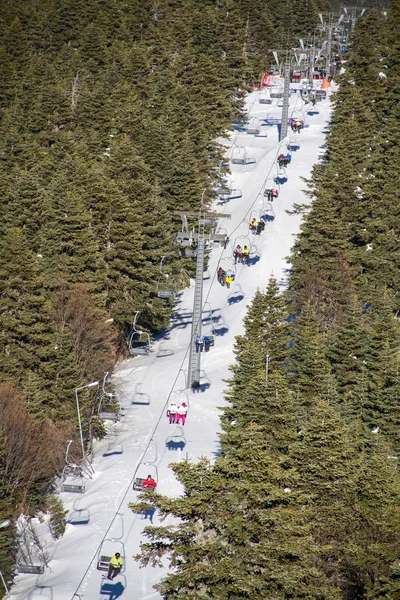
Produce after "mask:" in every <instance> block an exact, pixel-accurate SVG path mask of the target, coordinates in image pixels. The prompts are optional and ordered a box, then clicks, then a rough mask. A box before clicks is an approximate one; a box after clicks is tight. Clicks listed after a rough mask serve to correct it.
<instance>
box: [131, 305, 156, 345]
mask: <svg viewBox="0 0 400 600" xmlns="http://www.w3.org/2000/svg"><path fill="white" fill-rule="evenodd" d="M140 312H141V311H140V310H137V311H136V314H135V318H134V321H133V324H132V331H131V334H130V336H129V340H128V347H129V353H130V354H131V355H132V356H147V355H148V354H150V350H151V348H150V335H149V334H148V333H147V332H146V331H141V330H140V329H137V328H136V323H137V320H138V317H139V315H140Z"/></svg>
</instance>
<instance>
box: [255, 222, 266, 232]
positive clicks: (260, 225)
mask: <svg viewBox="0 0 400 600" xmlns="http://www.w3.org/2000/svg"><path fill="white" fill-rule="evenodd" d="M264 229H265V222H264V221H263V220H262V219H260V220H259V221H258V224H257V232H256V233H257V235H260V234H261V233H262V232H263V231H264Z"/></svg>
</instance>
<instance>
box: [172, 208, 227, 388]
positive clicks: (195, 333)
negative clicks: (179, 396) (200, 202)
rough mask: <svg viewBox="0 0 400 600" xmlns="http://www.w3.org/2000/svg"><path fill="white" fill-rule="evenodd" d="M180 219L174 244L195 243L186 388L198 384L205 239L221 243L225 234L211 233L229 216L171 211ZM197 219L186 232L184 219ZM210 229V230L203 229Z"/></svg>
mask: <svg viewBox="0 0 400 600" xmlns="http://www.w3.org/2000/svg"><path fill="white" fill-rule="evenodd" d="M175 214H177V215H179V216H180V217H181V219H182V231H181V232H179V233H178V234H177V236H176V237H175V242H176V243H178V244H184V245H187V241H190V242H191V243H193V241H194V242H196V246H197V252H196V278H195V288H194V300H193V318H192V332H191V338H190V349H189V367H188V373H187V381H186V387H187V388H188V389H191V388H197V387H199V385H200V367H201V352H200V351H198V352H196V338H199V337H200V336H201V330H202V327H201V326H202V316H203V276H204V259H205V252H206V244H207V243H208V242H219V243H220V244H225V242H226V241H227V236H226V234H218V233H214V230H215V228H216V226H217V222H218V219H230V217H231V215H227V214H225V213H214V212H207V211H203V210H200V212H199V213H193V212H175ZM190 218H197V231H194V230H193V231H190V229H189V225H188V219H190ZM207 229H210V230H211V231H207Z"/></svg>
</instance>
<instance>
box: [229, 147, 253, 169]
mask: <svg viewBox="0 0 400 600" xmlns="http://www.w3.org/2000/svg"><path fill="white" fill-rule="evenodd" d="M255 162H256V159H255V158H250V157H249V156H248V154H247V150H246V149H245V148H243V147H242V146H235V147H234V148H232V156H231V163H232V164H233V165H248V164H250V163H252V164H253V163H255Z"/></svg>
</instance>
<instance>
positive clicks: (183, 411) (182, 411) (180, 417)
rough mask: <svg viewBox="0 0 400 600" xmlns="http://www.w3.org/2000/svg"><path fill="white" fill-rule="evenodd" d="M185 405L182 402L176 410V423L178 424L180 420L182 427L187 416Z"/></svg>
mask: <svg viewBox="0 0 400 600" xmlns="http://www.w3.org/2000/svg"><path fill="white" fill-rule="evenodd" d="M187 410H188V409H187V404H186V402H182V404H181V405H180V407H179V408H178V418H177V421H176V422H177V423H178V424H179V422H180V421H181V420H182V425H184V424H185V423H186V415H187Z"/></svg>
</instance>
